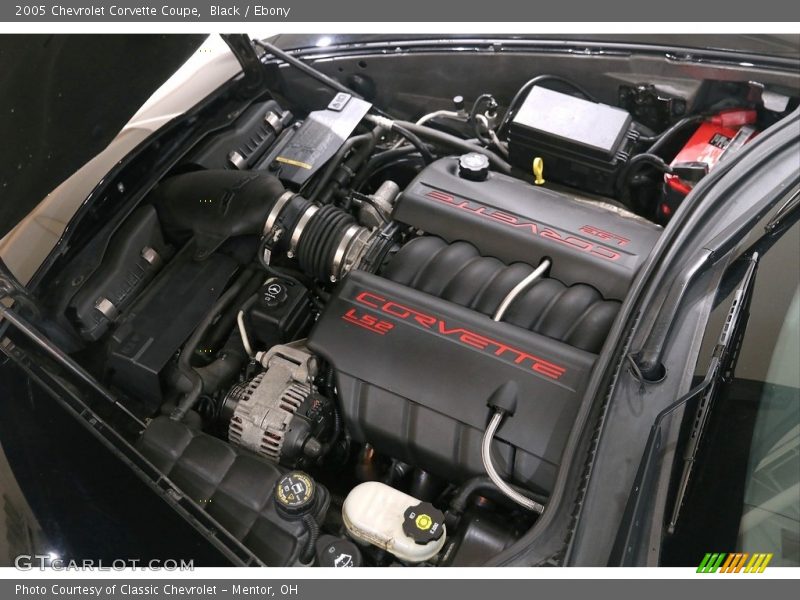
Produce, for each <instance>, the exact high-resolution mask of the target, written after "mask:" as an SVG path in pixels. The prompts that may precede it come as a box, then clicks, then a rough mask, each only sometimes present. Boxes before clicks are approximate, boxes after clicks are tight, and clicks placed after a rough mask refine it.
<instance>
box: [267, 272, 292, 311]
mask: <svg viewBox="0 0 800 600" xmlns="http://www.w3.org/2000/svg"><path fill="white" fill-rule="evenodd" d="M288 297H289V290H288V289H287V287H286V282H285V281H281V280H280V279H277V278H276V279H270V280H269V281H267V283H265V284H264V285H263V287H262V288H261V303H262V304H263V305H264V306H266V307H268V308H275V307H277V306H280V305H281V304H283V303H284V302H286V299H287V298H288Z"/></svg>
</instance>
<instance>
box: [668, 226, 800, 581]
mask: <svg viewBox="0 0 800 600" xmlns="http://www.w3.org/2000/svg"><path fill="white" fill-rule="evenodd" d="M798 250H800V225H798V224H797V223H795V224H794V225H793V226H792V227H791V229H789V230H787V231H786V232H785V233H784V234H783V235H782V236H781V238H780V239H779V240H778V242H776V243H775V245H774V246H773V247H772V248H770V249H769V251H768V252H766V253H765V254H764V256H763V258H762V259H761V261H760V265H759V268H758V275H757V279H756V281H755V288H754V291H753V297H752V304H751V306H750V317H749V319H748V322H747V326H746V330H745V333H744V336H743V338H742V340H741V346H740V348H739V354H738V359H737V361H736V362H735V366H734V368H733V371H732V372H731V373H728V374H726V375H725V377H724V379H723V381H722V384H721V385H720V387H719V393H718V394H717V396H716V398H715V399H714V405H713V407H712V413H711V415H712V416H711V419H710V420H709V423H708V429H707V431H706V432H705V435H704V439H703V443H702V444H701V449H700V452H699V454H698V457H697V462H696V463H695V465H694V471H693V476H692V478H693V480H692V482H691V484H690V487H689V491H688V493H687V495H686V498H685V503H684V505H683V511H682V514H681V518H680V521H679V526H678V528H677V531H676V534H675V536H673V537H672V538H671V539H669V541H668V542H667V543H666V545H665V551H664V555H663V558H664V563H665V564H686V563H687V562H690V563H693V564H695V565H697V564H700V562H701V561H702V559H703V557H704V556H705V555H706V554H707V553H709V552H714V553H720V552H724V553H728V554H731V553H743V554H744V553H746V554H748V555H750V556H752V555H754V554H759V553H764V554H772V557H771V558H770V563H769V564H770V565H771V566H798V565H800V369H798V365H800V336H798V331H800V277H799V276H798V270H797V256H798ZM728 300H729V299H727V298H726V299H724V300H723V301H722V302H720V303H719V305H718V307H717V309H716V310H715V311H714V314H713V315H712V319H711V320H710V322H709V325H708V328H707V330H706V334H705V340H704V346H705V347H704V349H703V350H701V352H700V356H702V357H708V356H709V355H710V348H711V347H713V343H714V341H715V340H716V336H718V335H719V331H720V329H721V328H722V327H723V324H724V321H725V317H726V314H727V310H728V307H729V306H730V302H729V301H728ZM703 363H706V360H702V361H700V362H699V363H698V365H697V370H696V374H697V376H698V377H702V374H703V373H705V370H706V368H707V364H703Z"/></svg>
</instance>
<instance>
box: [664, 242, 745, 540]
mask: <svg viewBox="0 0 800 600" xmlns="http://www.w3.org/2000/svg"><path fill="white" fill-rule="evenodd" d="M758 259H759V254H758V252H753V254H752V255H751V256H750V257H749V259H748V261H749V264H748V265H747V270H746V271H745V274H744V277H743V278H742V281H741V283H740V284H739V287H738V288H737V289H736V292H735V293H734V296H733V300H732V301H731V305H730V308H729V309H728V315H727V317H726V318H725V323H724V324H723V326H722V332H721V333H720V336H719V340H718V341H717V345H716V346H715V347H714V352H713V353H712V356H711V361H710V363H709V366H708V370H707V371H706V375H705V377H704V378H703V383H701V384H700V386H699V388H698V389H697V390H696V392H695V394H693V396H697V395H698V393H700V394H702V396H701V397H700V400H699V403H698V405H697V409H696V411H695V416H694V419H693V420H692V423H693V424H692V431H691V433H690V434H689V439H688V441H687V442H686V448H685V449H684V454H683V471H682V473H681V478H680V480H679V482H678V490H677V493H676V495H675V502H674V504H673V506H672V516H671V517H670V520H669V525H668V527H667V531H668V532H669V533H674V532H675V526H676V524H677V522H678V518H679V517H680V511H681V507H682V506H683V501H684V498H685V497H686V491H687V490H688V487H689V480H690V479H691V475H692V469H693V468H694V464H695V460H696V458H697V451H698V448H699V447H700V440H701V439H702V437H703V433H704V432H705V429H706V424H707V423H708V418H709V415H710V414H711V405H712V403H713V400H714V397H715V395H716V393H717V390H718V388H719V384H720V383H721V382H722V381H725V380H726V379H727V378H728V376H730V375H731V374H732V373H733V370H734V368H735V365H736V359H737V358H738V354H737V348H738V347H739V343H738V341H739V340H740V339H741V337H742V336H743V335H744V325H745V324H746V323H747V316H748V314H749V308H750V300H751V298H752V295H753V289H754V285H753V284H754V282H755V274H756V268H757V267H758Z"/></svg>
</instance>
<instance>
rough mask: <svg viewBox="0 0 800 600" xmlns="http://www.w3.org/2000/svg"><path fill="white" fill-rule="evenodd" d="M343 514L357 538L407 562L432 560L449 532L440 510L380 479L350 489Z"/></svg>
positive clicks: (352, 534)
mask: <svg viewBox="0 0 800 600" xmlns="http://www.w3.org/2000/svg"><path fill="white" fill-rule="evenodd" d="M342 517H343V519H344V524H345V527H347V531H348V532H349V533H350V535H351V536H352V537H353V538H355V539H356V540H360V541H363V542H367V543H369V544H373V545H375V546H378V547H379V548H383V549H384V550H386V551H387V552H390V553H391V554H393V555H394V556H396V557H397V558H399V559H400V560H403V561H406V562H412V563H419V562H423V561H426V560H429V559H431V558H433V557H434V556H436V554H437V553H438V552H439V551H440V550H441V549H442V546H444V541H445V536H446V532H445V526H444V514H442V512H441V511H440V510H438V509H436V508H434V506H433V505H432V504H430V503H428V502H422V501H421V500H417V499H416V498H414V497H413V496H409V495H408V494H404V493H403V492H401V491H399V490H396V489H394V488H393V487H390V486H388V485H386V484H383V483H379V482H377V481H369V482H367V483H362V484H361V485H358V486H356V487H354V488H353V489H352V490H351V491H350V493H349V494H348V495H347V498H346V499H345V501H344V506H342Z"/></svg>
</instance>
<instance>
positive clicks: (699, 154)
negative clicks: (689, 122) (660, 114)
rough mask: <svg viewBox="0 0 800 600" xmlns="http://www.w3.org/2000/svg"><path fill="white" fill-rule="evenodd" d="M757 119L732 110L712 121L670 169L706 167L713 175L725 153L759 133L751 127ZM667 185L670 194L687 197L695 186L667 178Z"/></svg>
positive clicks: (746, 112)
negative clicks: (685, 166) (695, 165)
mask: <svg viewBox="0 0 800 600" xmlns="http://www.w3.org/2000/svg"><path fill="white" fill-rule="evenodd" d="M756 116H757V115H756V111H755V110H749V109H747V110H746V109H732V110H726V111H722V112H720V113H718V114H716V115H714V116H712V117H709V118H708V119H707V120H706V121H704V122H703V123H701V124H700V126H699V127H698V128H697V130H696V131H695V132H694V134H693V135H692V137H691V138H689V141H688V142H686V145H685V146H684V147H683V148H682V149H681V151H680V152H679V153H678V154H677V156H675V158H674V159H673V161H672V162H671V163H670V167H672V168H673V169H676V167H677V168H678V170H679V169H680V166H681V165H692V164H697V163H705V164H706V165H707V167H708V171H711V170H712V169H713V168H714V167H715V166H716V164H717V163H718V162H719V161H720V160H721V159H722V157H723V155H724V154H725V153H726V152H731V151H735V150H737V149H739V148H740V147H741V146H743V145H744V144H745V143H746V142H748V141H750V139H752V138H753V136H754V135H755V133H756V131H755V129H754V128H752V127H750V125H752V124H753V123H755V121H756ZM740 134H741V135H740ZM737 136H738V139H737ZM664 183H665V184H666V186H667V188H668V189H667V192H668V193H669V192H670V191H671V192H673V193H677V195H679V196H686V195H687V194H688V193H689V192H690V191H692V188H693V187H694V183H695V182H691V181H684V180H683V179H681V177H680V176H679V175H665V176H664ZM665 207H666V205H665ZM662 208H664V207H662ZM673 208H674V207H673ZM664 216H668V215H664Z"/></svg>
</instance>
